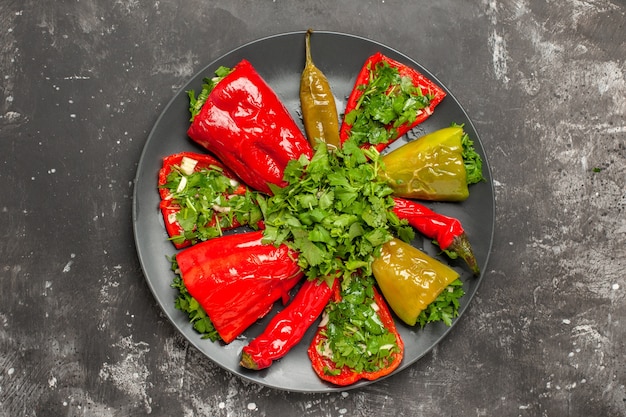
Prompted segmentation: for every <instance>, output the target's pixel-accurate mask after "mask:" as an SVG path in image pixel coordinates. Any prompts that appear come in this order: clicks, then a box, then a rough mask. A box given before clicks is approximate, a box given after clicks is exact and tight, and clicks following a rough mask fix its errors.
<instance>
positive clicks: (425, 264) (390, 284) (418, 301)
mask: <svg viewBox="0 0 626 417" xmlns="http://www.w3.org/2000/svg"><path fill="white" fill-rule="evenodd" d="M372 272H373V273H374V278H375V279H376V282H377V283H378V287H379V288H380V290H381V291H382V293H383V295H384V296H385V300H387V303H388V304H389V307H391V309H392V310H393V311H394V313H396V315H397V316H398V317H399V318H400V319H401V320H402V321H404V322H405V323H406V324H408V325H409V326H414V325H415V323H416V322H417V318H418V317H419V315H420V313H421V312H422V310H424V309H425V308H426V307H428V305H429V304H430V303H432V302H433V301H435V299H436V298H437V297H438V296H439V294H441V292H442V291H444V290H445V289H446V288H447V287H448V286H449V285H450V284H451V283H452V282H453V281H455V280H456V279H458V278H459V274H458V273H457V272H456V271H455V270H454V269H452V268H450V267H449V266H447V265H445V264H443V263H441V262H439V261H438V260H436V259H434V258H431V257H430V256H428V255H426V254H425V253H424V252H422V251H420V250H419V249H417V248H415V247H413V246H411V245H409V244H408V243H405V242H403V241H401V240H399V239H395V238H394V239H392V240H390V241H389V242H387V243H385V244H384V245H383V246H382V249H381V255H380V257H378V258H376V259H375V260H374V262H373V263H372Z"/></svg>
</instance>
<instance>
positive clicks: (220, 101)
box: [187, 60, 313, 193]
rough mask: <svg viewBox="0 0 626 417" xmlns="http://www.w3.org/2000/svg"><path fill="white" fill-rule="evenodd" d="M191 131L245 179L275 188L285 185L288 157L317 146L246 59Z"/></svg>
mask: <svg viewBox="0 0 626 417" xmlns="http://www.w3.org/2000/svg"><path fill="white" fill-rule="evenodd" d="M187 134H188V135H189V137H190V138H191V139H193V140H194V141H195V142H197V143H199V144H200V145H202V146H203V147H205V148H206V149H208V150H209V151H211V152H212V153H214V154H215V155H216V156H217V157H218V158H219V159H220V160H221V161H222V162H223V163H224V164H226V165H227V166H228V167H229V168H230V169H232V170H233V172H235V173H236V174H237V176H239V177H240V178H241V179H242V180H243V181H244V182H245V183H246V184H248V185H249V186H250V187H252V188H254V189H255V190H258V191H263V192H266V193H271V191H270V188H269V186H268V185H267V184H268V183H270V184H276V185H278V186H281V187H282V186H285V185H286V183H285V182H284V181H283V172H284V169H285V167H286V166H287V163H288V162H289V161H290V160H292V159H298V158H299V157H300V156H301V155H306V156H307V157H308V158H311V157H312V155H313V149H312V148H311V145H310V144H309V142H308V140H307V139H306V138H305V137H304V135H303V134H302V132H301V131H300V129H299V128H298V126H297V125H296V123H295V121H294V120H293V118H292V117H291V115H290V114H289V111H288V110H287V109H286V108H285V106H284V104H283V103H282V102H281V101H280V99H279V97H278V96H277V95H276V93H275V92H274V91H273V90H272V89H271V88H270V86H269V85H268V84H267V83H266V82H265V80H263V79H262V78H261V76H260V75H259V74H258V73H257V72H256V70H255V69H254V67H253V66H252V65H251V64H250V62H248V61H246V60H242V61H241V62H240V63H239V64H237V65H236V66H235V67H234V68H233V70H232V72H231V73H230V74H228V75H227V76H226V77H224V79H222V80H221V81H220V82H219V83H218V84H217V85H216V86H215V88H214V89H213V90H212V91H211V93H210V94H209V96H208V98H207V99H206V102H205V103H204V105H203V106H202V109H201V110H200V113H198V114H197V115H196V116H195V117H194V119H193V122H192V123H191V126H190V127H189V129H188V131H187Z"/></svg>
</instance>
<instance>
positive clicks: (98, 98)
mask: <svg viewBox="0 0 626 417" xmlns="http://www.w3.org/2000/svg"><path fill="white" fill-rule="evenodd" d="M625 22H626V3H625V2H624V1H623V0H612V1H611V0H587V1H585V0H562V1H549V0H546V1H541V0H503V1H496V0H474V1H462V2H460V1H452V0H442V1H437V2H431V1H414V0H404V1H403V0H383V1H380V0H378V1H372V0H351V1H343V2H336V1H332V0H309V1H307V2H298V1H295V0H274V1H270V0H247V1H242V0H221V1H210V0H188V1H184V2H183V1H175V0H157V1H145V2H139V1H136V0H116V1H103V0H64V1H54V2H53V1H49V2H39V1H34V0H19V1H18V0H0V51H1V55H0V178H1V179H2V181H1V183H2V188H3V197H2V199H1V200H0V236H1V237H2V239H1V240H0V301H1V302H0V416H2V417H5V416H6V417H9V416H10V417H13V416H98V417H112V416H141V415H157V416H173V415H181V416H278V415H284V416H292V415H300V416H371V415H379V416H381V417H382V416H430V415H440V416H453V415H454V416H458V415H461V416H550V417H553V416H554V417H557V416H609V417H610V416H625V415H626V389H625V387H624V384H625V383H626V356H625V355H626V353H625V352H626V346H625V342H626V321H625V319H624V317H625V316H626V303H625V298H626V297H625V294H626V278H625V274H624V270H626V213H625V211H626V209H625V206H626V120H625V115H626V77H625V58H626V43H625V42H626V40H625V39H626V35H625V33H626V27H625ZM308 27H313V28H316V29H319V30H333V31H340V32H346V33H351V34H355V35H360V36H364V37H367V38H370V39H373V40H377V41H379V42H382V43H384V44H387V45H389V46H392V47H394V48H395V49H398V50H399V51H401V52H403V53H405V54H407V55H409V56H411V57H413V58H414V59H415V60H417V61H419V62H420V63H421V64H422V65H424V66H425V67H426V68H428V69H429V70H431V71H432V72H433V73H434V74H435V75H436V76H437V77H438V78H439V79H440V80H441V81H442V82H443V83H445V84H446V85H447V86H448V87H449V88H450V89H451V91H452V92H453V93H454V95H455V96H456V97H457V99H458V100H459V101H460V102H461V103H462V104H463V105H464V107H465V108H466V110H467V112H468V114H469V115H470V117H471V118H472V119H473V121H474V122H475V125H476V127H477V129H478V131H479V132H480V134H481V139H482V141H483V145H484V147H485V149H486V152H487V156H488V159H489V162H490V164H491V167H492V171H493V177H494V181H495V190H496V208H497V218H496V232H495V240H494V246H493V252H492V255H491V258H490V263H489V270H488V271H487V272H486V275H485V278H484V280H483V284H482V286H481V287H480V289H479V291H478V294H477V296H476V297H475V298H474V300H473V301H472V304H471V305H470V308H469V309H468V311H467V313H466V314H465V315H464V316H463V317H462V318H461V320H460V321H459V323H458V324H457V326H456V327H455V328H454V329H453V332H451V334H450V335H449V337H447V338H446V339H445V340H444V341H443V342H442V343H441V344H439V345H438V347H437V348H435V349H434V350H433V351H432V352H431V353H430V354H428V355H427V356H426V357H424V358H423V359H422V360H420V361H419V362H418V363H416V364H415V365H413V366H412V367H410V368H409V369H407V370H405V371H403V372H401V373H399V374H397V375H395V376H393V377H391V378H388V379H386V380H383V381H380V382H378V383H375V384H372V385H369V386H368V387H366V388H364V389H359V390H351V391H345V392H342V393H337V394H288V393H283V392H279V391H274V390H272V389H268V388H263V387H260V386H257V385H255V384H251V383H247V382H245V381H242V380H241V379H239V378H236V377H233V376H231V375H230V374H229V373H227V372H225V371H223V370H221V369H220V368H218V367H217V366H215V365H214V364H212V363H211V362H210V361H209V360H207V359H206V358H205V357H204V356H202V355H201V354H199V353H198V352H197V351H196V350H195V349H194V348H192V347H190V346H189V345H188V344H187V342H186V341H185V340H184V339H183V338H182V337H181V336H180V335H179V334H178V333H177V332H176V331H175V329H174V328H173V326H172V325H171V324H170V323H169V322H168V321H167V320H166V319H165V317H164V316H163V315H162V314H161V312H160V309H159V307H158V306H157V305H156V303H155V301H154V298H153V297H152V295H151V293H150V292H149V290H148V287H147V285H146V284H145V281H144V278H143V275H142V272H141V270H140V267H139V263H138V260H137V258H136V255H135V247H134V243H133V238H132V223H131V204H132V201H131V198H132V188H133V184H132V180H133V178H134V175H135V171H136V168H137V162H138V160H139V155H140V152H141V150H142V148H143V145H144V143H145V140H146V138H147V135H148V133H149V131H150V129H151V127H152V125H153V124H154V122H155V121H156V118H157V117H158V115H159V114H160V112H161V111H162V110H163V108H164V106H165V104H166V103H167V102H168V101H169V100H170V98H171V97H172V96H173V95H174V93H175V92H176V91H177V90H178V89H179V88H180V87H181V86H182V85H183V84H184V83H185V82H186V80H188V79H189V78H190V77H191V76H192V75H193V74H195V73H196V72H197V71H198V70H199V69H201V68H202V67H203V66H204V65H206V64H207V63H209V62H210V61H212V60H213V59H215V58H217V57H219V56H220V55H222V54H224V53H226V52H228V51H229V50H231V49H233V48H235V47H237V46H240V45H241V44H243V43H246V42H248V41H252V40H254V39H257V38H260V37H263V36H267V35H272V34H276V33H281V32H286V31H292V30H303V29H306V28H308Z"/></svg>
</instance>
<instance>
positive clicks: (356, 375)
mask: <svg viewBox="0 0 626 417" xmlns="http://www.w3.org/2000/svg"><path fill="white" fill-rule="evenodd" d="M338 293H339V291H335V295H334V298H335V299H337V298H339V297H340V295H338ZM374 302H375V303H376V305H377V306H378V317H379V318H380V321H381V323H382V324H383V326H384V327H385V328H387V329H388V330H389V331H390V332H391V333H392V334H393V335H394V336H395V338H396V345H397V347H398V351H397V352H393V353H392V354H391V356H390V360H389V362H388V363H387V364H386V366H385V367H383V368H381V369H379V370H377V371H374V372H365V371H364V372H355V371H354V370H352V369H350V368H349V367H347V366H344V367H343V368H342V369H341V370H340V372H339V373H338V374H336V375H332V373H331V372H327V371H328V370H333V371H336V370H337V368H336V365H335V363H334V362H333V361H332V360H331V359H330V358H329V357H328V356H326V355H323V354H322V353H321V352H320V351H319V349H318V347H320V346H322V345H323V343H324V339H325V338H326V336H324V334H323V329H324V327H320V329H319V330H318V331H317V333H316V334H315V337H314V338H313V341H312V342H311V344H310V345H309V348H308V350H307V352H308V355H309V359H310V360H311V365H312V367H313V370H314V371H315V373H316V374H317V376H318V377H319V378H320V379H323V380H324V381H328V382H330V383H332V384H335V385H340V386H346V385H351V384H354V383H355V382H357V381H359V380H361V379H367V380H369V381H373V380H376V379H379V378H382V377H384V376H386V375H389V374H390V373H391V372H393V371H395V370H396V369H397V368H398V366H400V362H402V358H403V357H404V342H403V341H402V338H401V337H400V334H399V333H398V330H397V329H396V324H395V322H394V320H393V316H392V315H391V312H390V311H389V308H388V307H387V304H386V303H385V300H384V299H383V297H382V296H381V295H380V293H379V292H378V291H377V290H376V288H374Z"/></svg>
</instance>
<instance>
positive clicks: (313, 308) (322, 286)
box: [241, 279, 339, 370]
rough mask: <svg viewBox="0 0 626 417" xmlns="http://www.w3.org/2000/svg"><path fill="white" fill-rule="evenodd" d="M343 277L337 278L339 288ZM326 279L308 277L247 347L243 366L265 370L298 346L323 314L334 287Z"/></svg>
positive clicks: (242, 357) (242, 356)
mask: <svg viewBox="0 0 626 417" xmlns="http://www.w3.org/2000/svg"><path fill="white" fill-rule="evenodd" d="M338 283H339V280H337V279H336V280H334V281H333V288H336V287H337V285H338ZM333 288H331V287H329V286H328V284H327V283H326V281H323V280H306V281H305V282H304V283H303V284H302V287H301V288H300V289H299V290H298V292H297V293H296V295H295V296H294V298H293V300H291V302H290V303H289V305H288V306H287V307H286V308H285V309H284V310H282V311H280V312H278V313H277V314H276V315H275V316H274V317H273V318H272V320H271V321H270V322H269V324H268V325H267V327H266V328H265V330H264V331H263V333H261V334H260V335H259V336H257V337H255V338H254V340H252V342H250V343H249V344H248V345H247V346H245V347H244V348H243V351H242V354H241V366H243V367H245V368H248V369H254V370H259V369H264V368H267V367H269V366H270V365H271V364H272V362H273V361H275V360H277V359H280V358H282V357H283V356H285V355H286V354H287V352H289V351H290V350H291V348H292V347H294V346H295V345H297V344H298V343H299V342H300V340H302V337H303V336H304V333H306V331H307V329H308V328H309V327H310V326H311V324H312V323H313V322H314V321H315V320H316V319H317V318H318V317H319V316H320V314H322V311H324V307H326V305H327V304H328V301H329V300H330V297H331V295H332V294H333V291H334V289H333Z"/></svg>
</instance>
